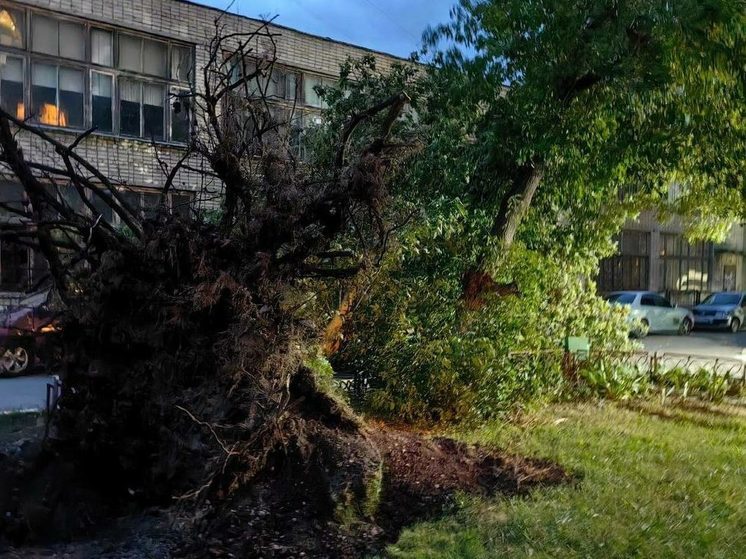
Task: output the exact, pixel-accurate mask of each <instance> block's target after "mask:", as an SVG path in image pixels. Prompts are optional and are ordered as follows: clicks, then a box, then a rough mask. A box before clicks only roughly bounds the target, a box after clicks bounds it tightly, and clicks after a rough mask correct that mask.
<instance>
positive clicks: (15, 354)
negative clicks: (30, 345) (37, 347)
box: [0, 346, 31, 376]
mask: <svg viewBox="0 0 746 559" xmlns="http://www.w3.org/2000/svg"><path fill="white" fill-rule="evenodd" d="M30 365H31V355H30V354H29V352H28V351H27V350H26V348H24V347H21V346H18V347H16V348H15V349H7V350H5V353H3V355H2V357H0V374H3V375H5V376H16V375H21V374H23V373H25V372H26V371H27V370H28V369H29V366H30Z"/></svg>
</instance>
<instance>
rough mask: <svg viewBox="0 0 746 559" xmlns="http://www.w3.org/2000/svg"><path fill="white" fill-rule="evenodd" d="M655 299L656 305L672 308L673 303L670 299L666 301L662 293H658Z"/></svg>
mask: <svg viewBox="0 0 746 559" xmlns="http://www.w3.org/2000/svg"><path fill="white" fill-rule="evenodd" d="M654 300H655V306H656V307H663V308H666V309H670V308H672V307H673V305H672V304H671V303H669V302H668V301H666V299H664V298H663V297H661V296H660V295H656V296H655V297H654Z"/></svg>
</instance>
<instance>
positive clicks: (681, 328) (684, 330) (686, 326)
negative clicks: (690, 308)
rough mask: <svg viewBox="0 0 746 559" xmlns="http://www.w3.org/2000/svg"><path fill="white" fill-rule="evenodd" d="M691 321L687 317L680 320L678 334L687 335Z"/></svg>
mask: <svg viewBox="0 0 746 559" xmlns="http://www.w3.org/2000/svg"><path fill="white" fill-rule="evenodd" d="M692 326H694V325H693V324H692V321H691V320H689V319H688V318H685V319H684V320H682V321H681V325H680V326H679V336H688V335H689V334H691V333H692Z"/></svg>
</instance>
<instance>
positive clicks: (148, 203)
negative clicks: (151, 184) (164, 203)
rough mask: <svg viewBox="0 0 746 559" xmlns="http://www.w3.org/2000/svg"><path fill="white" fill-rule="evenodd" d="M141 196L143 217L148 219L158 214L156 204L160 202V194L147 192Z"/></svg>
mask: <svg viewBox="0 0 746 559" xmlns="http://www.w3.org/2000/svg"><path fill="white" fill-rule="evenodd" d="M142 198H143V210H144V211H145V217H147V218H148V219H154V218H155V217H156V216H157V215H158V206H159V204H160V202H161V195H160V194H155V193H147V194H143V195H142Z"/></svg>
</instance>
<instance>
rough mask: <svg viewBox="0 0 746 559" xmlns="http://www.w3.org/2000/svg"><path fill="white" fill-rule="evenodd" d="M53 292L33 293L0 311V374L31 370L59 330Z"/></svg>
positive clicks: (8, 374)
mask: <svg viewBox="0 0 746 559" xmlns="http://www.w3.org/2000/svg"><path fill="white" fill-rule="evenodd" d="M53 297H54V296H53V292H52V291H41V292H38V293H32V294H30V295H28V296H27V297H26V298H25V299H22V300H21V301H19V302H18V303H17V304H14V305H11V306H9V307H7V308H6V309H5V310H3V311H2V312H0V377H3V376H18V375H22V374H24V373H27V372H29V371H30V370H31V369H32V368H33V365H34V364H35V363H36V361H37V359H39V358H40V357H42V356H45V355H48V354H50V353H51V351H52V347H51V346H52V345H53V344H54V338H56V334H57V333H58V332H59V313H58V312H57V311H56V310H55V307H56V305H54V304H53Z"/></svg>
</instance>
